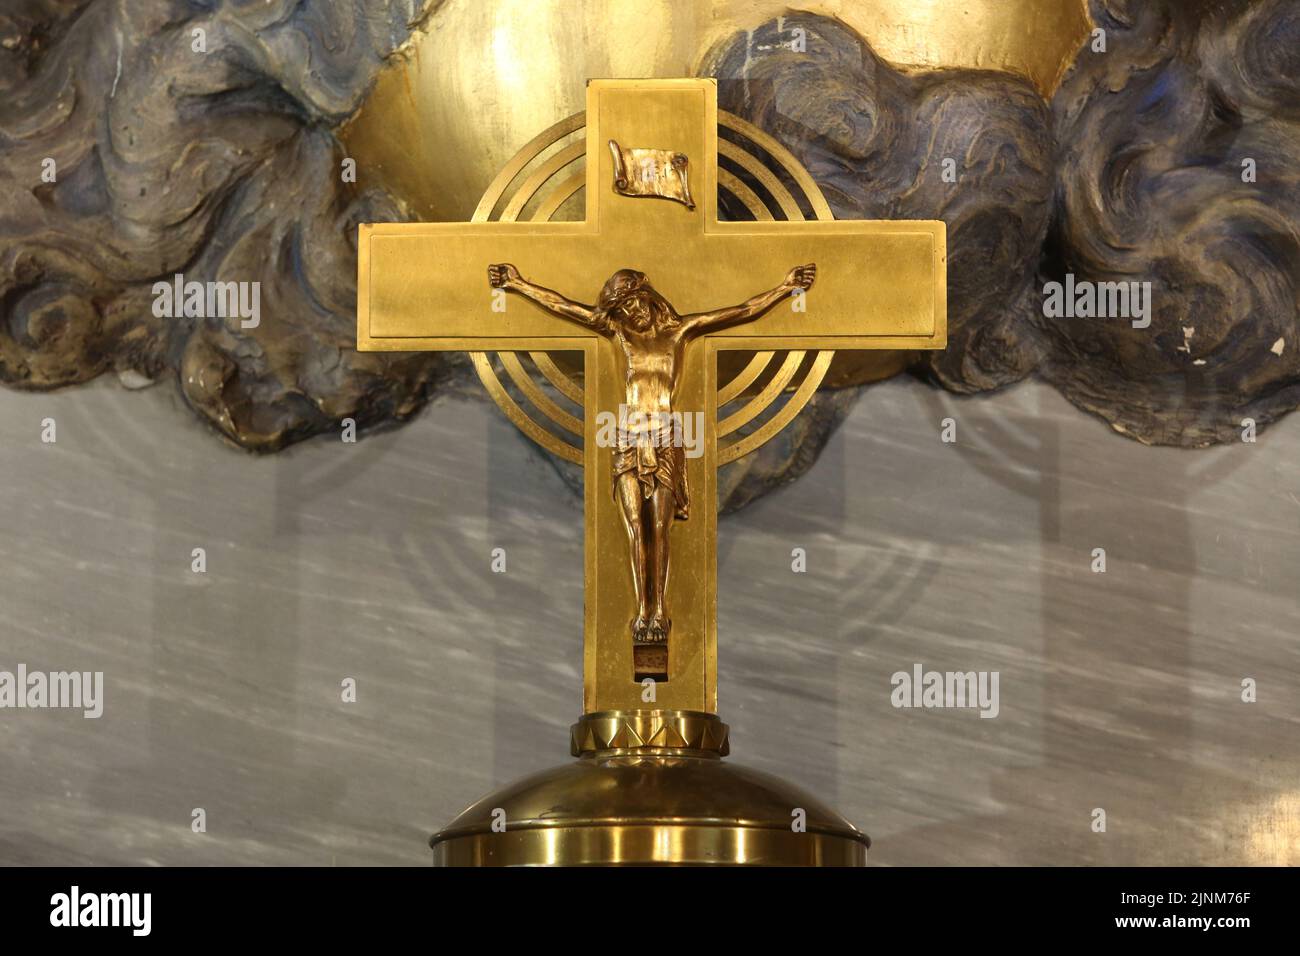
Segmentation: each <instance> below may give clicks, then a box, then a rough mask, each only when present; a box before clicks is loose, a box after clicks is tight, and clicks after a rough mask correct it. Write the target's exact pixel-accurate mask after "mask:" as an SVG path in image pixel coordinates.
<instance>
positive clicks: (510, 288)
mask: <svg viewBox="0 0 1300 956" xmlns="http://www.w3.org/2000/svg"><path fill="white" fill-rule="evenodd" d="M488 282H489V283H491V285H492V288H494V289H505V290H506V291H507V292H515V293H518V294H519V295H522V296H523V297H524V298H526V299H531V300H532V301H533V302H536V303H537V304H538V305H540V306H541V307H542V308H543V309H545V310H546V311H547V312H550V313H551V314H552V315H556V316H559V317H560V318H561V319H568V320H569V321H570V322H577V323H578V324H579V325H585V326H587V327H588V328H591V318H592V315H594V314H595V310H594V309H592V307H591V306H589V305H583V304H582V303H581V302H574V301H573V300H572V299H566V298H565V297H564V296H562V295H560V293H558V292H554V291H552V290H551V289H547V288H543V287H542V286H540V285H534V284H533V283H531V282H529V281H528V280H527V279H525V278H524V277H523V276H521V275H520V274H519V270H518V269H516V268H515V267H514V266H512V265H511V264H510V263H508V262H501V263H498V264H496V265H491V266H488Z"/></svg>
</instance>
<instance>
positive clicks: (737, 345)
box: [357, 79, 947, 714]
mask: <svg viewBox="0 0 1300 956" xmlns="http://www.w3.org/2000/svg"><path fill="white" fill-rule="evenodd" d="M718 122H719V112H718V108H717V87H716V84H715V81H713V80H659V79H649V80H593V81H591V82H590V83H589V84H588V87H587V113H586V124H587V135H586V143H585V151H584V150H583V147H582V145H581V144H579V145H577V146H575V147H573V149H574V150H577V151H578V153H575V154H571V155H570V156H569V157H568V158H569V159H573V158H576V156H577V155H578V154H581V155H585V159H586V172H585V186H586V195H585V202H586V216H585V219H584V220H583V221H581V222H549V221H542V222H539V221H529V222H516V221H508V222H472V223H381V224H373V225H362V226H361V227H360V236H359V249H358V281H357V296H358V301H357V347H358V348H359V349H361V350H389V351H412V350H435V351H467V352H471V353H475V354H474V359H475V364H476V367H477V368H478V370H479V372H480V375H481V376H482V377H483V378H484V382H485V384H487V385H488V386H489V387H490V390H491V391H492V392H493V397H494V398H495V399H496V400H497V402H498V404H499V405H501V406H502V407H503V409H505V410H506V411H507V413H508V414H509V415H510V417H511V419H512V420H513V421H514V422H515V423H516V424H517V425H519V426H520V427H521V429H523V430H524V431H525V432H526V433H527V434H529V435H530V437H533V438H534V439H535V440H538V441H539V442H541V443H542V444H544V445H546V446H547V447H548V448H552V450H556V451H558V452H560V453H561V454H564V455H565V456H566V457H568V458H570V459H571V460H574V461H580V462H581V463H582V464H583V466H584V478H585V512H586V553H585V569H586V574H585V577H586V608H585V617H586V620H585V641H584V654H583V676H584V681H583V684H584V695H583V704H584V712H585V713H588V714H590V713H594V712H603V711H636V710H645V709H647V705H646V698H645V696H644V695H643V692H644V688H643V685H642V683H641V682H640V681H639V680H638V678H639V677H641V676H642V675H644V674H646V673H648V672H654V671H662V673H660V674H659V675H658V677H659V681H658V683H657V684H656V686H655V689H654V690H655V694H654V704H653V707H654V709H659V710H685V711H702V712H706V713H714V712H715V711H716V709H717V635H716V627H717V621H716V610H717V599H716V590H717V568H716V564H717V560H716V544H717V491H716V470H717V466H718V465H719V464H720V463H721V462H723V461H726V460H731V459H733V458H735V457H738V456H739V455H741V454H744V453H747V452H748V451H752V450H753V448H755V447H757V446H758V445H759V444H761V443H762V441H765V440H767V439H768V438H771V437H772V435H773V434H775V433H776V432H777V431H779V429H780V428H781V427H783V426H784V424H787V423H788V421H789V420H790V418H792V417H793V415H794V413H795V412H797V411H798V408H800V407H802V404H803V403H804V402H806V401H807V400H808V398H810V397H811V393H812V391H813V389H815V388H816V385H817V383H818V382H820V380H821V377H822V376H823V375H824V374H825V371H826V366H827V364H828V363H829V360H830V356H831V354H832V351H833V350H840V349H938V348H943V347H944V345H945V343H946V338H947V300H946V271H945V257H946V248H945V244H946V233H945V228H944V224H943V223H941V222H928V221H927V222H921V221H897V222H892V221H891V222H865V221H838V222H837V221H809V222H774V221H755V222H720V221H719V220H718V216H717V207H718V186H719V181H720V178H721V179H722V180H723V182H724V183H726V182H733V184H734V180H735V177H734V176H733V174H731V173H729V172H728V171H727V170H725V169H722V168H720V167H719V164H718V161H717V158H718V151H719V137H718ZM572 128H575V129H576V128H577V127H576V125H575V126H573V127H572ZM620 147H622V149H623V153H622V155H623V156H626V157H629V158H632V159H633V160H634V162H638V163H641V160H642V158H643V157H645V156H653V155H655V154H660V153H661V154H662V155H663V156H664V157H667V158H669V159H670V161H669V163H668V165H671V166H673V167H676V168H679V169H681V170H682V171H684V172H688V173H689V190H690V192H689V194H688V195H693V196H694V202H695V203H697V205H694V206H692V205H688V203H687V202H685V201H681V202H674V201H670V200H668V199H665V198H655V197H647V196H646V195H645V191H646V189H641V191H640V193H637V192H635V191H633V190H629V189H628V187H627V182H626V176H627V168H626V167H625V165H624V164H623V163H621V162H620ZM723 149H724V151H725V150H727V144H726V143H723ZM633 151H635V153H634V152H633ZM681 157H684V158H685V159H684V160H683V159H682V158H681ZM564 159H565V157H564V156H563V155H562V154H557V156H556V157H555V158H554V159H553V161H552V162H551V163H550V164H549V166H550V171H551V172H554V170H555V169H556V168H558V167H559V165H560V162H561V161H562V160H564ZM653 167H654V163H653V162H652V161H650V160H646V161H645V162H643V163H641V166H639V167H636V168H647V169H649V168H653ZM658 168H659V171H660V172H661V173H663V172H664V170H665V169H666V168H667V167H666V166H665V165H664V164H660V166H659V167H658ZM748 168H750V169H751V171H752V172H753V173H754V174H755V176H757V177H758V178H759V181H760V182H762V181H764V180H765V179H766V180H767V182H768V184H769V185H771V186H772V188H773V191H775V190H776V189H777V188H778V185H779V184H775V183H774V182H773V181H772V180H771V179H770V177H768V176H766V175H765V174H764V173H763V172H762V171H761V170H759V169H754V168H752V164H750V165H749V167H748ZM620 171H621V172H622V173H623V175H624V177H625V178H624V179H622V180H617V177H618V174H619V172H620ZM518 172H519V170H518V169H511V168H510V167H507V169H506V170H503V177H504V178H505V179H509V178H511V177H512V176H514V175H516V174H517V173H518ZM799 172H800V174H801V175H802V176H804V177H806V173H804V172H803V171H802V169H800V170H799ZM666 175H669V176H671V175H672V173H666ZM616 180H617V183H618V184H617V185H616ZM499 181H500V178H499ZM641 185H642V186H643V187H644V186H647V184H641ZM649 185H650V186H653V184H649ZM620 186H621V188H620ZM740 188H744V187H743V186H739V185H737V186H736V187H735V189H740ZM735 189H733V191H735ZM525 198H527V197H526V196H525ZM489 205H491V203H489ZM553 205H554V203H553V204H552V206H553ZM552 211H553V209H552ZM515 212H516V213H517V212H518V210H517V209H516V210H515ZM512 218H513V217H512ZM500 263H510V264H513V265H514V266H516V267H517V268H518V272H519V273H520V274H522V276H523V277H524V278H525V279H526V280H528V281H529V282H530V283H533V284H535V285H536V286H537V287H545V289H549V290H557V291H559V292H562V293H563V294H564V295H565V296H569V297H572V298H574V299H578V300H581V301H582V302H595V301H596V300H597V297H598V294H599V293H600V291H601V289H602V287H603V286H604V284H605V282H606V280H607V279H608V278H610V277H611V276H613V275H614V274H615V273H616V272H618V271H619V270H624V269H633V270H639V271H641V272H643V273H645V274H646V275H647V276H648V278H649V280H650V282H651V283H653V286H654V287H655V288H656V289H657V290H658V291H659V292H660V293H662V295H663V298H664V299H666V300H667V302H669V303H672V304H673V305H674V306H676V307H677V308H678V309H679V310H680V311H681V312H682V313H683V314H685V313H688V312H689V313H696V312H705V311H706V310H709V309H717V308H719V307H722V306H727V305H731V304H733V303H741V302H744V301H746V300H749V299H750V298H751V297H753V296H754V295H755V293H757V292H760V291H761V290H763V289H768V288H770V287H773V286H777V285H778V283H780V282H781V280H782V279H783V278H784V277H785V276H786V275H787V273H789V272H790V270H791V269H792V268H793V267H796V266H800V265H803V264H805V263H811V264H815V266H816V282H815V284H814V285H813V287H812V288H811V289H810V290H808V292H807V293H806V295H799V294H797V293H796V294H795V295H794V296H793V297H790V298H788V299H783V301H781V302H780V303H779V304H776V305H774V306H771V307H769V308H768V309H766V310H765V311H764V312H763V313H762V314H761V317H759V318H756V319H754V320H753V321H750V322H748V323H747V324H740V325H732V326H729V327H724V328H720V329H718V330H717V331H714V332H709V333H707V334H701V335H700V336H699V337H697V338H693V339H691V340H690V341H689V343H687V344H686V345H685V346H684V353H683V355H682V359H681V363H682V367H681V372H680V377H679V379H678V385H677V387H676V388H675V390H674V391H673V395H672V408H673V410H674V411H676V412H679V413H694V412H700V413H702V414H703V422H704V425H705V433H704V441H703V454H702V455H701V456H699V457H695V458H686V459H685V467H686V474H687V480H688V486H689V488H690V498H691V509H690V516H689V519H688V520H685V521H677V522H676V523H675V524H674V526H673V528H672V533H671V537H670V539H669V540H670V564H669V567H670V573H669V577H668V584H667V603H668V605H669V606H670V607H671V611H672V615H671V616H672V625H671V631H670V633H669V636H668V640H667V641H666V649H667V661H666V665H665V664H661V665H657V666H654V667H651V666H650V665H648V664H646V663H645V661H647V660H650V659H652V657H651V656H646V655H645V654H644V653H643V651H644V650H645V648H644V646H641V647H637V648H634V643H633V640H632V637H631V636H630V633H629V621H630V620H631V619H632V618H633V617H634V616H635V611H636V596H635V588H634V581H633V574H632V573H631V572H630V571H629V556H630V548H631V545H630V542H629V538H628V534H627V531H626V530H625V528H624V526H623V519H622V516H621V513H620V505H619V502H618V501H617V500H616V499H615V495H614V494H613V493H612V488H611V473H612V471H613V467H614V456H615V454H616V449H615V448H611V447H608V443H607V442H605V443H602V442H601V441H598V424H599V423H600V421H601V420H602V419H601V416H599V415H598V414H596V413H602V412H603V413H607V414H608V415H613V416H617V414H618V410H619V407H620V406H621V405H623V404H624V403H625V402H626V401H627V399H628V394H629V389H628V387H627V382H626V366H625V365H624V364H623V362H624V357H623V355H622V354H620V349H619V347H618V345H617V344H616V343H615V341H614V340H612V339H611V338H610V337H609V336H608V335H605V334H602V333H601V332H600V331H598V330H597V329H594V328H589V327H586V326H584V325H582V324H575V322H573V321H568V322H566V321H564V320H563V319H561V318H557V317H556V315H555V314H553V312H552V311H548V310H547V309H545V308H543V307H541V306H540V305H539V304H538V303H536V302H535V301H533V300H532V299H530V298H525V297H522V296H510V297H509V298H508V302H507V301H506V298H505V297H504V296H503V294H502V290H499V289H494V288H492V287H491V286H490V285H489V282H488V278H487V277H488V270H489V267H490V266H492V265H494V264H500ZM503 305H504V311H500V309H502V307H503ZM787 349H788V350H792V351H791V354H790V357H789V358H788V359H787V361H786V362H785V363H784V364H783V365H782V366H781V367H780V368H779V369H777V370H776V372H775V373H774V374H773V375H772V376H771V377H770V378H769V379H768V380H767V384H766V387H765V388H764V389H763V394H761V395H760V396H759V397H758V398H757V399H755V401H754V402H751V403H750V405H748V406H746V408H742V409H741V411H740V412H738V413H736V414H735V415H732V416H729V417H728V419H726V420H725V421H724V424H725V425H728V427H726V428H723V429H721V431H731V430H734V429H735V427H736V426H737V424H738V423H739V422H738V419H745V420H746V421H747V420H748V418H746V416H749V417H752V415H753V413H754V410H755V409H758V410H761V406H763V405H766V404H768V403H770V402H771V401H772V400H773V399H774V398H775V397H776V396H777V395H778V394H779V393H781V392H782V391H783V390H785V389H787V388H788V385H789V382H790V380H791V378H792V376H793V374H794V373H795V372H796V371H797V369H798V368H799V367H800V364H801V361H802V357H803V355H802V353H803V351H804V350H813V349H816V350H820V352H819V354H818V355H817V357H816V359H815V360H814V361H813V362H812V367H811V369H810V371H809V373H808V376H807V378H806V379H805V380H804V384H803V385H801V386H800V387H799V388H798V389H797V390H796V391H795V394H793V395H792V396H791V397H790V400H789V402H788V404H787V406H786V409H785V410H784V411H783V412H782V413H780V414H778V415H777V416H775V417H774V419H773V420H772V421H770V422H768V423H767V424H766V425H764V426H763V427H762V428H760V429H759V430H758V431H757V432H755V433H754V434H752V435H750V436H748V437H747V438H745V439H743V440H741V441H738V442H733V443H732V444H731V445H729V446H727V448H725V449H722V450H721V451H720V450H719V447H718V434H719V431H720V429H719V422H718V419H717V416H718V408H719V405H720V399H721V400H722V401H721V404H725V403H726V401H729V400H731V399H734V398H736V397H737V396H738V395H740V394H741V393H742V392H743V391H744V390H745V388H746V387H748V386H750V385H752V384H753V383H754V382H755V381H756V380H757V379H758V377H759V375H760V374H761V373H762V371H763V367H764V364H765V362H766V360H767V359H770V358H771V356H772V353H773V352H775V351H777V350H787ZM724 350H743V351H753V352H757V353H758V357H757V358H756V359H755V360H754V361H752V362H751V363H750V364H749V365H748V366H746V369H745V371H744V372H742V373H741V374H740V375H739V376H738V377H737V378H736V379H734V380H732V381H730V382H729V383H727V384H726V385H725V386H724V388H723V389H722V390H721V395H720V390H719V387H718V382H717V365H718V363H717V358H718V353H719V352H721V351H724ZM490 351H497V352H499V353H501V356H502V360H503V363H504V364H505V367H506V370H507V372H509V373H510V377H511V378H512V379H513V380H514V381H515V382H516V384H517V385H518V386H519V388H520V390H521V391H522V392H523V393H524V394H525V396H526V397H528V398H529V399H530V400H532V402H533V404H535V405H538V406H539V407H542V406H543V405H546V406H549V407H547V408H543V410H544V411H546V412H547V414H548V415H550V417H551V418H553V419H554V420H556V421H558V422H560V423H561V424H565V425H567V426H568V427H570V428H571V429H572V430H574V431H580V432H581V434H582V438H583V450H582V451H579V450H577V449H576V448H574V447H573V446H571V445H567V444H565V443H562V442H557V441H556V440H554V439H552V438H551V437H550V433H548V432H546V431H545V430H543V429H542V428H540V426H538V425H537V424H536V423H535V422H533V421H532V420H531V419H530V418H529V417H528V416H527V414H526V413H525V412H523V411H522V410H521V409H520V407H519V406H518V404H517V403H515V401H514V400H513V399H512V398H510V396H509V395H508V394H506V393H505V389H504V388H503V387H502V386H501V385H500V383H499V381H498V380H497V379H496V377H495V374H494V373H493V371H492V369H491V366H490V364H489V359H488V358H487V356H486V354H484V353H487V352H490ZM560 351H576V352H580V353H581V355H582V361H583V369H584V374H583V382H582V385H581V386H577V385H576V384H575V383H573V382H572V381H570V380H569V379H566V378H564V377H563V375H562V374H561V373H560V372H559V370H558V369H557V367H556V366H555V365H554V364H553V363H552V362H551V361H550V360H549V358H548V357H547V356H546V354H544V353H549V352H560ZM522 352H528V353H531V354H532V355H533V356H534V357H535V358H536V359H537V360H538V362H539V367H540V369H541V371H542V373H543V374H544V375H545V377H546V378H547V379H548V380H550V381H551V382H552V383H553V384H555V385H557V386H558V387H559V388H560V390H561V391H562V392H564V393H565V394H567V395H569V396H570V397H571V398H579V399H581V406H582V409H583V414H582V416H581V419H580V420H579V419H578V418H577V416H567V413H564V412H563V411H562V410H560V409H558V408H557V407H556V405H555V403H554V402H553V401H551V399H550V398H549V396H548V395H547V393H546V392H545V391H544V390H543V389H542V388H540V387H539V386H538V385H537V384H536V383H535V382H534V381H533V380H532V379H531V378H529V377H528V376H527V374H526V373H524V372H523V371H522V369H521V367H520V366H519V361H518V358H517V357H516V356H517V355H518V353H522ZM579 388H580V389H581V391H579ZM557 413H558V416H557ZM566 416H567V417H566ZM603 420H604V421H606V422H607V421H608V420H609V419H608V418H607V417H606V418H605V419H603ZM809 610H810V611H811V610H812V609H811V608H810V609H809ZM648 667H649V668H650V671H647V668H648Z"/></svg>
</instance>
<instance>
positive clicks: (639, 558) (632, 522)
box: [618, 471, 650, 641]
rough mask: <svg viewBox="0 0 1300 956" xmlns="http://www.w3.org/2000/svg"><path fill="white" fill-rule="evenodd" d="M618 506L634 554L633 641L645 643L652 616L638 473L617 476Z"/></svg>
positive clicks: (632, 472)
mask: <svg viewBox="0 0 1300 956" xmlns="http://www.w3.org/2000/svg"><path fill="white" fill-rule="evenodd" d="M618 503H619V509H620V510H621V511H622V513H623V527H624V529H626V531H627V541H628V545H629V546H630V548H629V550H630V551H631V552H632V587H633V590H634V592H635V594H636V620H634V621H633V622H632V640H634V641H644V640H645V639H646V628H647V627H648V626H649V616H650V615H649V611H648V610H647V607H646V579H647V578H648V577H649V567H648V566H647V564H646V546H645V529H644V526H643V524H642V521H641V485H640V483H639V482H638V481H637V477H636V472H634V471H628V472H624V473H623V474H621V475H619V476H618Z"/></svg>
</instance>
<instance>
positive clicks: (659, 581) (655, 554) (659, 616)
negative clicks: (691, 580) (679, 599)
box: [649, 485, 677, 641]
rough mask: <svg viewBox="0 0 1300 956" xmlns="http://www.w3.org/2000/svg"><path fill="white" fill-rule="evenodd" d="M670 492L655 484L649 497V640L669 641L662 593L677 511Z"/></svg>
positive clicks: (665, 581) (665, 582)
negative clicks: (669, 544)
mask: <svg viewBox="0 0 1300 956" xmlns="http://www.w3.org/2000/svg"><path fill="white" fill-rule="evenodd" d="M676 508H677V505H676V502H675V501H674V500H673V491H672V489H671V488H668V487H665V486H664V485H655V490H654V494H653V495H652V496H651V498H650V515H649V518H650V521H651V532H650V538H651V541H650V566H651V571H652V576H651V584H650V609H651V612H652V616H651V618H650V640H652V641H666V640H668V629H669V628H670V627H671V626H672V621H670V620H669V619H668V610H667V607H666V605H665V604H664V595H665V592H666V591H667V589H668V543H669V538H668V535H669V532H670V531H671V530H672V526H673V518H674V517H675V512H676Z"/></svg>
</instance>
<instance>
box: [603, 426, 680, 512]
mask: <svg viewBox="0 0 1300 956" xmlns="http://www.w3.org/2000/svg"><path fill="white" fill-rule="evenodd" d="M629 472H631V473H634V474H635V475H636V479H637V482H638V483H639V484H640V486H641V497H642V498H649V497H650V496H651V495H653V494H654V490H655V485H662V486H663V487H665V488H667V489H669V490H670V491H672V493H673V506H674V508H675V509H676V514H677V518H678V519H680V520H682V521H685V520H686V519H687V518H688V517H689V516H690V507H691V503H690V496H689V494H688V492H687V488H686V452H685V449H683V448H682V445H681V443H680V442H676V441H674V440H673V429H672V428H671V427H670V426H665V427H663V428H658V429H651V430H645V431H626V432H620V434H619V438H618V445H617V447H616V448H615V449H614V499H615V500H618V480H619V478H621V477H622V476H623V475H626V474H628V473H629Z"/></svg>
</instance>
